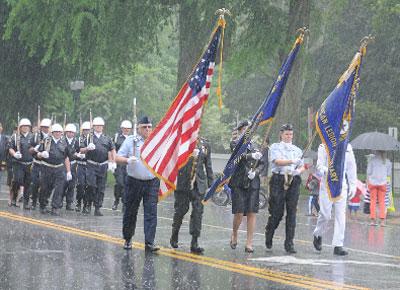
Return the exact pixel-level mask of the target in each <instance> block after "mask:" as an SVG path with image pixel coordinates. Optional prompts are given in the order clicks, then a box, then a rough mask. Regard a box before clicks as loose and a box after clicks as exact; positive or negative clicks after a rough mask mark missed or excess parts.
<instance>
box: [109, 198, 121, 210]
mask: <svg viewBox="0 0 400 290" xmlns="http://www.w3.org/2000/svg"><path fill="white" fill-rule="evenodd" d="M118 204H119V202H118V199H116V200H114V204H113V206H112V207H111V209H112V210H117V209H118Z"/></svg>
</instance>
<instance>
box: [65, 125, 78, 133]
mask: <svg viewBox="0 0 400 290" xmlns="http://www.w3.org/2000/svg"><path fill="white" fill-rule="evenodd" d="M64 131H65V132H73V133H76V126H75V125H74V124H67V126H65V130H64Z"/></svg>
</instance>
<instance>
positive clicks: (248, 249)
mask: <svg viewBox="0 0 400 290" xmlns="http://www.w3.org/2000/svg"><path fill="white" fill-rule="evenodd" d="M244 251H245V252H246V253H254V249H253V248H248V247H244Z"/></svg>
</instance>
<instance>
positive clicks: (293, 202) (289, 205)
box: [265, 174, 301, 248]
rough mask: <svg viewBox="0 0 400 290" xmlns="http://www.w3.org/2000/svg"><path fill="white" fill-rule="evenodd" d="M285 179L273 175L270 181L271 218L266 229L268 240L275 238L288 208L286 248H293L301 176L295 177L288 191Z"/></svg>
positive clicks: (281, 176)
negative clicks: (285, 187)
mask: <svg viewBox="0 0 400 290" xmlns="http://www.w3.org/2000/svg"><path fill="white" fill-rule="evenodd" d="M284 182H285V178H284V176H283V175H279V174H273V175H272V177H271V181H270V195H269V217H268V223H267V226H266V227H265V235H266V237H267V238H271V239H272V237H273V236H274V232H275V230H276V228H277V227H278V226H279V223H280V221H281V220H282V217H283V213H284V210H285V207H286V239H285V248H288V247H291V246H293V239H294V235H295V229H296V212H297V202H298V200H299V192H300V184H301V178H300V176H294V177H293V181H292V183H291V185H290V187H289V188H288V190H284V189H283V185H284Z"/></svg>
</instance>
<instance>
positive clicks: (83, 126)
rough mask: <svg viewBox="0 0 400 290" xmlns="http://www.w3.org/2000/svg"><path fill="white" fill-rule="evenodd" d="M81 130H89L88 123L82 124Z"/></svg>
mask: <svg viewBox="0 0 400 290" xmlns="http://www.w3.org/2000/svg"><path fill="white" fill-rule="evenodd" d="M81 129H82V130H90V122H88V121H86V122H83V123H82V127H81Z"/></svg>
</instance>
